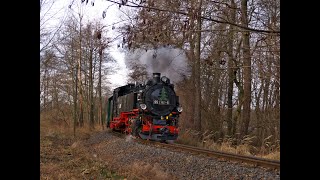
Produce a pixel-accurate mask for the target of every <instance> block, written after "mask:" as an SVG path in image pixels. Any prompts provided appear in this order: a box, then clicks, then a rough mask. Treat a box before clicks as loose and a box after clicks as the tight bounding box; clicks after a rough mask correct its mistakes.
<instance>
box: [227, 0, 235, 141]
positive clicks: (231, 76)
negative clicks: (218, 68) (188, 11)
mask: <svg viewBox="0 0 320 180" xmlns="http://www.w3.org/2000/svg"><path fill="white" fill-rule="evenodd" d="M235 6H236V5H235V2H234V0H231V7H233V8H234V9H231V10H230V11H231V22H233V23H235V20H236V9H235ZM233 29H234V27H233V26H230V31H229V40H228V48H229V50H228V58H229V59H228V100H227V104H228V111H227V124H228V135H229V136H231V134H232V109H233V105H232V97H233V79H234V74H233V69H232V66H234V65H233V62H232V61H233V58H234V57H233V38H234V37H233V36H234V32H233Z"/></svg>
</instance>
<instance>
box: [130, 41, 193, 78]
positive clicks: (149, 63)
mask: <svg viewBox="0 0 320 180" xmlns="http://www.w3.org/2000/svg"><path fill="white" fill-rule="evenodd" d="M125 63H126V66H127V67H128V68H130V69H131V68H132V67H133V66H135V65H141V66H144V67H146V70H147V72H148V76H149V78H151V77H152V73H161V76H167V77H168V78H169V79H170V80H171V83H178V82H180V81H182V80H183V79H185V78H188V77H189V76H190V66H189V65H188V62H187V57H186V54H185V52H184V51H183V50H181V49H177V48H170V47H161V48H159V49H152V50H147V51H146V50H145V49H137V50H135V51H134V52H130V53H129V54H128V56H127V57H126V58H125Z"/></svg>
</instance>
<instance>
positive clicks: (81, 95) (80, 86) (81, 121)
mask: <svg viewBox="0 0 320 180" xmlns="http://www.w3.org/2000/svg"><path fill="white" fill-rule="evenodd" d="M81 20H82V17H80V31H79V33H80V39H79V61H78V76H79V77H78V80H79V105H80V115H79V125H80V127H83V107H82V106H83V94H82V80H81V58H82V57H81V56H82V54H81V51H82V49H81V48H82V47H81V41H82V34H81V26H82V25H81Z"/></svg>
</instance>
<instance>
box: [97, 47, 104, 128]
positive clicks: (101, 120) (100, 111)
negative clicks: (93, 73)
mask: <svg viewBox="0 0 320 180" xmlns="http://www.w3.org/2000/svg"><path fill="white" fill-rule="evenodd" d="M99 55H100V61H99V83H98V84H99V87H98V88H99V89H98V90H99V122H100V123H101V126H102V129H104V126H103V118H102V117H103V116H102V95H101V90H102V89H101V68H102V67H101V66H102V45H101V44H100V53H99Z"/></svg>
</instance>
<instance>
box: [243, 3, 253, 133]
mask: <svg viewBox="0 0 320 180" xmlns="http://www.w3.org/2000/svg"><path fill="white" fill-rule="evenodd" d="M247 10H248V7H247V0H241V20H242V25H243V26H245V27H248V15H247ZM242 37H243V65H244V68H243V78H244V79H243V80H244V101H243V114H242V115H243V116H242V130H241V136H244V135H247V134H248V128H249V123H250V105H251V55H250V32H249V31H243V32H242Z"/></svg>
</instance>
